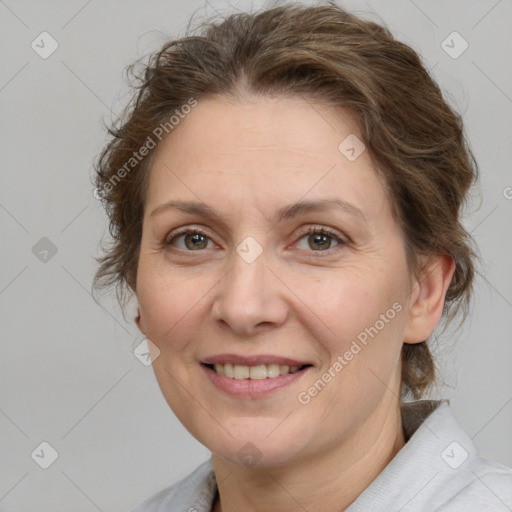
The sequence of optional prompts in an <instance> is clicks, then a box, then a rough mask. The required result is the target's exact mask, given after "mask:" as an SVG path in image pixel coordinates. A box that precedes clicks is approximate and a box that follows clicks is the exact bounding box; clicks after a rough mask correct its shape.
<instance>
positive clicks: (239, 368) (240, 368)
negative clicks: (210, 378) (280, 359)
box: [214, 363, 300, 380]
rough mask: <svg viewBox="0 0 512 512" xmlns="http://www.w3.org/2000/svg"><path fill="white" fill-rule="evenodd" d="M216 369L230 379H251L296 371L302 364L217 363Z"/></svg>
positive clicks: (260, 378) (261, 378)
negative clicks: (252, 364)
mask: <svg viewBox="0 0 512 512" xmlns="http://www.w3.org/2000/svg"><path fill="white" fill-rule="evenodd" d="M214 368H215V371H216V372H217V373H218V374H219V375H224V376H225V377H229V378H230V379H238V380H241V379H251V380H263V379H267V378H272V377H279V375H286V374H288V373H295V372H296V371H298V370H299V368H300V366H286V365H278V364H259V365H257V366H246V365H242V364H230V363H226V364H215V365H214Z"/></svg>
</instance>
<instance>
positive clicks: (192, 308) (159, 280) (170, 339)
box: [137, 266, 209, 351]
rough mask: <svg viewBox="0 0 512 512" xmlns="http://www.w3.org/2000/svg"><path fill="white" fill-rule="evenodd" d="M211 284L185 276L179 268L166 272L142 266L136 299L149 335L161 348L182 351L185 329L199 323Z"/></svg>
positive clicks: (184, 342) (184, 341)
mask: <svg viewBox="0 0 512 512" xmlns="http://www.w3.org/2000/svg"><path fill="white" fill-rule="evenodd" d="M208 289H209V287H208V286H207V285H206V284H205V282H204V281H202V282H201V284H200V285H199V284H198V283H194V282H193V281H191V280H190V279H187V280H185V279H184V273H183V272H181V271H179V270H177V271H176V272H173V273H172V275H165V274H163V273H161V272H158V271H156V270H155V269H154V268H151V267H150V266H140V267H139V274H138V281H137V298H138V302H139V305H140V310H141V318H142V321H143V325H144V326H145V332H146V336H147V337H148V338H149V339H150V340H151V341H152V342H153V343H155V344H156V345H157V346H158V347H159V348H160V350H162V351H165V350H171V349H172V350H173V351H176V350H180V349H181V348H182V346H184V345H185V344H186V338H187V336H186V332H187V329H189V328H190V326H191V325H197V320H195V317H197V315H198V312H199V311H200V308H201V305H202V303H201V298H202V297H203V296H204V294H205V291H206V290H208Z"/></svg>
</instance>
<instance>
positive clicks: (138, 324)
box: [135, 308, 146, 335]
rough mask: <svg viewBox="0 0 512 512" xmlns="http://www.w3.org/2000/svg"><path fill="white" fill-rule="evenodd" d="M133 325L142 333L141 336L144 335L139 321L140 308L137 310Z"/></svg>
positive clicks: (140, 320)
mask: <svg viewBox="0 0 512 512" xmlns="http://www.w3.org/2000/svg"><path fill="white" fill-rule="evenodd" d="M135 323H136V325H137V327H138V328H139V331H140V332H141V333H142V334H144V335H145V334H146V333H145V332H144V331H145V329H144V328H143V327H142V319H141V316H140V308H137V314H136V315H135Z"/></svg>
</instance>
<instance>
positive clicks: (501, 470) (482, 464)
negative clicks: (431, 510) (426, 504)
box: [439, 457, 512, 512]
mask: <svg viewBox="0 0 512 512" xmlns="http://www.w3.org/2000/svg"><path fill="white" fill-rule="evenodd" d="M459 471H460V470H459ZM457 476H458V478H454V479H453V480H454V484H455V486H454V487H456V488H457V492H456V493H455V494H454V495H453V496H452V497H451V499H450V500H448V501H447V502H446V503H445V504H443V506H442V507H441V508H439V512H458V511H464V512H473V511H474V512H486V511H489V512H491V511H492V512H510V511H511V510H512V468H509V467H507V466H504V465H503V464H501V463H499V462H497V461H493V460H488V459H482V458H480V457H475V458H474V459H473V460H472V461H471V462H470V464H469V465H468V466H467V467H466V468H465V469H464V470H463V471H460V473H459V475H457ZM447 482H449V480H447ZM457 483H458V484H459V485H457ZM460 484H462V485H460Z"/></svg>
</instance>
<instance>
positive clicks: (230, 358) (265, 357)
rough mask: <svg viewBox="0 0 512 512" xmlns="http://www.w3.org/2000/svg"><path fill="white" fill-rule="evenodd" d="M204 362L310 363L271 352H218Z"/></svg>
mask: <svg viewBox="0 0 512 512" xmlns="http://www.w3.org/2000/svg"><path fill="white" fill-rule="evenodd" d="M201 362H202V363H204V364H237V365H244V366H257V365H260V364H279V365H284V366H304V365H310V364H311V363H308V362H307V361H298V360H297V359H292V358H290V357H282V356H275V355H271V354H261V355H254V356H247V355H238V354H218V355H216V356H211V357H206V358H204V359H202V360H201Z"/></svg>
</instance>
